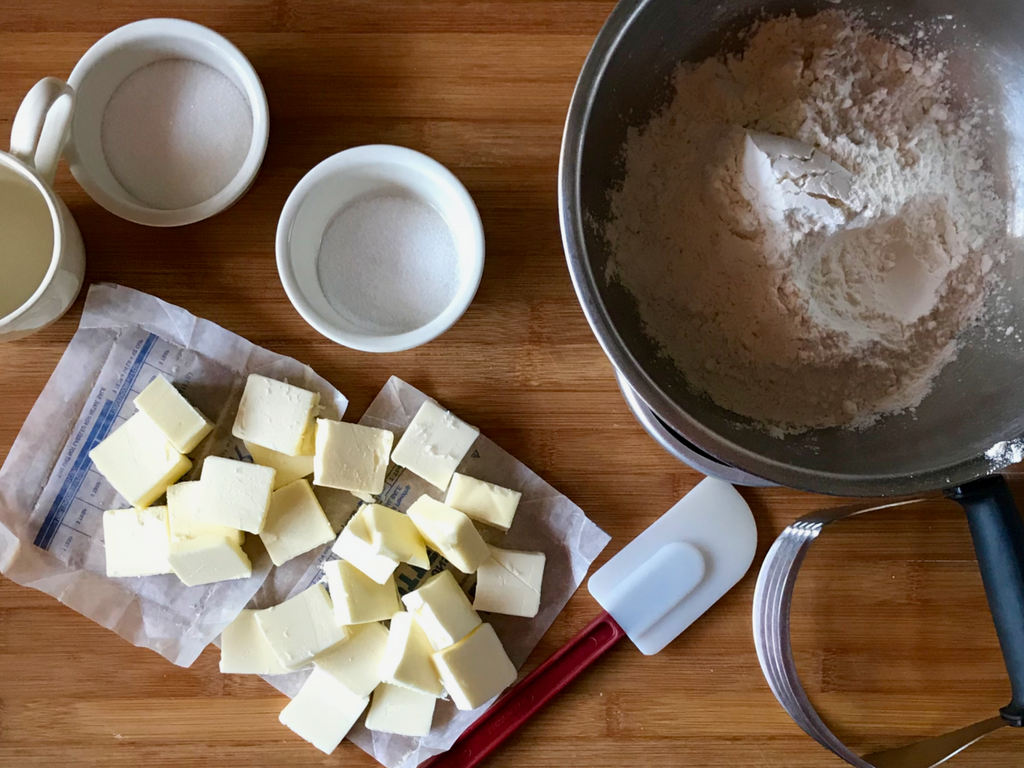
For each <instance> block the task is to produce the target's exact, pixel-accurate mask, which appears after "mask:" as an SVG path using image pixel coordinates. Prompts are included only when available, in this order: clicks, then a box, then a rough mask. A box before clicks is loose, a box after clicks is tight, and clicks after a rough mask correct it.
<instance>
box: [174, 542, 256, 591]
mask: <svg viewBox="0 0 1024 768" xmlns="http://www.w3.org/2000/svg"><path fill="white" fill-rule="evenodd" d="M167 559H168V560H169V561H170V563H171V568H173V569H174V573H175V574H177V576H178V578H179V579H181V581H182V583H183V584H184V585H185V586H186V587H198V586H200V585H202V584H212V583H213V582H215V581H233V580H235V579H247V578H249V577H250V576H252V563H251V562H249V556H248V555H246V554H245V552H243V551H242V548H241V547H240V546H239V545H238V541H237V539H235V537H234V535H233V534H232V535H231V536H230V537H228V536H197V537H196V538H194V539H178V540H176V541H172V542H171V548H170V554H169V555H168V558H167Z"/></svg>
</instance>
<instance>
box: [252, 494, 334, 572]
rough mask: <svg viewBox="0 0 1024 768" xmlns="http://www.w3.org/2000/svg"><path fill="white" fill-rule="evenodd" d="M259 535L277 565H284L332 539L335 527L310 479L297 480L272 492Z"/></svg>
mask: <svg viewBox="0 0 1024 768" xmlns="http://www.w3.org/2000/svg"><path fill="white" fill-rule="evenodd" d="M260 538H261V539H263V544H264V545H265V546H266V548H267V552H269V553H270V559H271V560H273V561H274V565H284V564H285V563H286V562H288V561H289V560H291V559H292V558H293V557H298V556H299V555H301V554H302V553H303V552H309V550H311V549H313V548H314V547H318V546H320V545H321V544H326V543H327V542H329V541H331V540H332V539H333V538H334V529H333V528H332V527H331V523H330V521H328V519H327V515H325V514H324V510H323V507H321V506H320V502H319V501H317V499H316V496H315V495H314V493H313V488H312V486H310V484H309V482H308V481H306V480H296V481H295V482H293V483H291V484H290V485H286V486H285V487H284V488H278V489H277V490H276V491H274V492H273V494H272V495H271V497H270V510H269V511H268V512H267V521H266V523H264V525H263V530H262V531H260Z"/></svg>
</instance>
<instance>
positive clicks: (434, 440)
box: [391, 400, 480, 491]
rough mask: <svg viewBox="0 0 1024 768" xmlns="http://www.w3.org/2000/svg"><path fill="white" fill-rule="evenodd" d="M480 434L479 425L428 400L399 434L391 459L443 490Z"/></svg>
mask: <svg viewBox="0 0 1024 768" xmlns="http://www.w3.org/2000/svg"><path fill="white" fill-rule="evenodd" d="M479 435H480V430H479V429H477V428H476V427H471V426H470V425H469V424H467V423H466V422H464V421H462V420H461V419H459V418H457V417H456V416H455V415H454V414H453V413H451V411H446V410H445V409H444V408H442V407H441V406H439V405H438V404H437V403H435V402H434V401H433V400H427V401H426V402H425V403H423V405H421V406H420V409H419V410H418V411H417V412H416V415H415V416H414V417H413V420H412V422H411V423H410V424H409V426H408V428H407V429H406V430H405V432H404V433H403V434H402V438H401V439H400V440H399V441H398V445H397V446H395V452H394V454H393V455H392V457H391V459H392V461H394V462H395V464H397V465H398V466H400V467H405V468H406V469H408V470H410V471H411V472H413V473H415V474H417V475H419V476H420V477H422V478H423V479H424V480H426V481H427V482H428V483H431V484H432V485H436V486H437V487H438V488H440V489H441V490H442V491H443V490H444V489H445V488H447V487H448V482H449V481H450V480H451V479H452V473H453V472H455V470H456V469H457V468H458V466H459V464H461V463H462V460H463V459H464V458H465V457H466V454H467V453H469V449H470V448H472V447H473V443H474V442H476V439H477V437H478V436H479Z"/></svg>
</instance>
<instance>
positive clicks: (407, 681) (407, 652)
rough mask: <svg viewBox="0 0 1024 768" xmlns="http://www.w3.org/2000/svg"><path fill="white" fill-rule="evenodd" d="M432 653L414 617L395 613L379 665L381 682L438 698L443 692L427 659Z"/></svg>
mask: <svg viewBox="0 0 1024 768" xmlns="http://www.w3.org/2000/svg"><path fill="white" fill-rule="evenodd" d="M432 650H433V649H432V648H431V646H430V640H428V639H427V635H426V633H425V632H424V631H423V628H422V627H421V626H420V625H419V623H418V622H417V621H416V617H415V616H413V615H412V614H411V613H406V612H404V611H400V612H398V613H396V614H395V615H394V616H392V617H391V631H390V633H389V634H388V643H387V646H386V647H385V648H384V657H383V658H382V659H381V662H380V677H381V679H382V680H383V681H384V682H386V683H391V684H392V685H400V686H402V687H404V688H411V689H412V690H414V691H419V692H420V693H425V694H427V695H429V696H434V697H437V696H440V695H441V694H442V693H444V689H443V688H442V687H441V679H440V677H438V674H437V669H436V667H435V666H434V663H433V662H432V661H431V660H430V654H431V652H432Z"/></svg>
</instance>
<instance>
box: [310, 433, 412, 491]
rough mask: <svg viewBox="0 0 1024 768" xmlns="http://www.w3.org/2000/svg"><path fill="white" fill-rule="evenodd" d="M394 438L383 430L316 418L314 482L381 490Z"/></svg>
mask: <svg viewBox="0 0 1024 768" xmlns="http://www.w3.org/2000/svg"><path fill="white" fill-rule="evenodd" d="M394 439H395V436H394V434H393V433H392V432H389V431H388V430H386V429H376V428H374V427H364V426H362V425H361V424H349V423H347V422H343V421H332V420H331V419H317V421H316V456H315V458H314V461H313V482H314V483H315V484H316V485H324V486H327V487H328V488H340V489H341V490H343V491H351V492H353V493H359V494H370V495H373V494H377V493H380V492H381V491H382V490H384V477H385V475H386V474H387V471H388V457H389V456H390V455H391V444H392V443H393V442H394Z"/></svg>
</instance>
